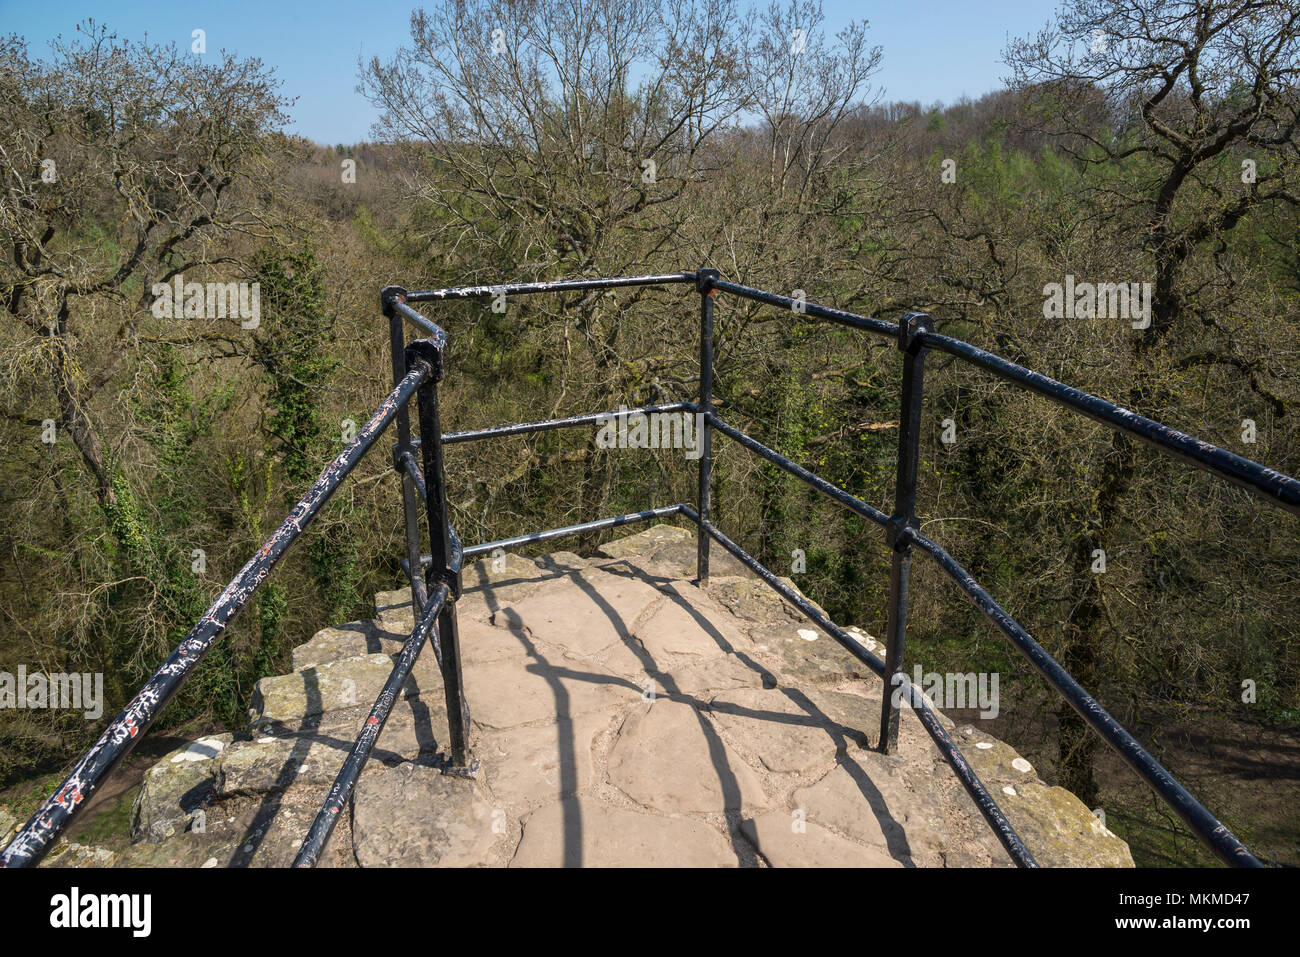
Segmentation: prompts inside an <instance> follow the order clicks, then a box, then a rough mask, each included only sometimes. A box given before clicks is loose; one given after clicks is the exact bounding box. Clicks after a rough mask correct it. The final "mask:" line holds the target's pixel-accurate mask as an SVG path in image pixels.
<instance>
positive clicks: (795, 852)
mask: <svg viewBox="0 0 1300 957" xmlns="http://www.w3.org/2000/svg"><path fill="white" fill-rule="evenodd" d="M740 832H741V833H742V834H744V835H745V837H747V838H748V839H749V840H750V841H751V842H752V843H753V845H754V847H756V848H757V849H758V852H759V853H760V854H762V855H763V857H765V858H766V859H767V862H768V863H769V864H771V865H772V866H773V867H901V866H902V865H901V864H899V862H898V861H896V860H894V859H893V858H892V857H890V856H889V855H888V854H887V853H886V852H885V851H883V850H881V849H880V848H879V847H867V846H864V845H862V844H855V843H854V842H853V841H848V840H845V839H844V838H842V837H840V836H839V835H837V834H832V833H831V832H830V831H828V830H826V828H824V827H822V826H821V825H819V824H812V823H810V822H808V821H803V820H799V819H798V818H797V817H796V816H795V815H793V814H791V813H789V812H786V811H771V812H769V813H767V814H762V815H759V816H758V817H756V818H751V819H747V820H744V821H741V823H740Z"/></svg>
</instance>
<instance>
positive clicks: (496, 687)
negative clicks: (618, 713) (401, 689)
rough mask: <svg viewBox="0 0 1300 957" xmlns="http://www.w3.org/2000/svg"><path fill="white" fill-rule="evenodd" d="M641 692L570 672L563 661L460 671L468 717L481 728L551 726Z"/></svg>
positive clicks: (477, 666) (519, 662)
mask: <svg viewBox="0 0 1300 957" xmlns="http://www.w3.org/2000/svg"><path fill="white" fill-rule="evenodd" d="M640 695H641V691H640V689H639V688H636V687H634V686H633V687H629V684H628V681H627V680H626V679H624V680H618V679H615V678H611V677H610V676H608V675H604V674H594V673H591V672H590V671H589V670H587V669H583V668H574V667H573V663H572V662H569V661H567V660H565V659H562V658H561V659H558V661H555V662H552V661H547V662H545V663H542V662H538V661H537V660H536V659H535V658H525V659H522V660H508V661H493V662H488V663H486V664H467V665H466V666H465V696H466V698H467V700H468V701H469V708H470V716H471V718H472V719H473V720H474V721H475V722H477V723H478V724H480V725H482V726H484V727H486V728H498V729H501V728H514V727H517V726H519V725H521V724H531V723H537V722H547V723H554V722H555V721H556V720H557V719H564V718H573V717H575V716H577V715H580V714H586V713H588V712H591V711H603V710H608V709H610V708H614V707H618V706H621V705H623V704H627V703H630V702H633V701H636V700H638V699H639V698H640Z"/></svg>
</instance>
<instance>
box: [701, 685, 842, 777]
mask: <svg viewBox="0 0 1300 957" xmlns="http://www.w3.org/2000/svg"><path fill="white" fill-rule="evenodd" d="M709 717H710V718H711V719H712V720H713V722H714V723H715V724H717V725H718V726H719V727H720V728H721V729H722V731H723V734H724V735H725V736H726V738H727V739H728V740H729V741H731V742H733V743H735V744H736V745H737V746H738V747H740V748H741V749H742V750H743V751H745V752H746V753H748V754H752V755H754V756H755V757H757V758H758V760H759V761H761V762H762V763H763V766H764V767H766V768H767V769H768V770H769V771H775V772H777V773H781V774H788V773H795V774H808V773H810V772H812V771H815V770H817V769H818V768H825V767H829V766H830V765H832V764H834V763H835V758H836V755H839V754H843V753H844V752H845V750H846V749H847V747H848V745H849V744H850V743H856V744H864V743H865V742H866V736H865V735H863V734H862V733H861V732H859V731H857V730H855V729H853V728H845V727H843V726H841V725H839V724H837V723H836V722H835V721H834V720H833V719H831V718H830V717H828V716H827V715H826V714H825V713H824V712H822V711H821V710H820V709H818V708H817V707H815V706H813V705H812V704H811V702H810V701H809V700H808V699H807V698H806V697H805V696H803V695H801V694H799V693H797V692H791V691H787V690H785V689H775V688H774V689H772V690H738V691H728V692H725V693H723V694H721V695H718V696H716V697H715V698H714V699H713V701H712V702H711V703H710V705H709Z"/></svg>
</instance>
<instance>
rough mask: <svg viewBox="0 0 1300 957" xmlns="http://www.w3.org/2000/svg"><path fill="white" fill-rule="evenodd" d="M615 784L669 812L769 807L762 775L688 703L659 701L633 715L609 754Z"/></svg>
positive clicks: (634, 797)
mask: <svg viewBox="0 0 1300 957" xmlns="http://www.w3.org/2000/svg"><path fill="white" fill-rule="evenodd" d="M609 780H610V783H611V784H613V785H614V786H615V787H617V788H618V789H619V790H621V791H622V792H623V793H624V794H626V795H627V796H628V797H630V798H631V799H632V800H634V801H636V802H637V803H638V804H640V805H642V806H644V807H646V808H650V809H653V810H656V811H661V812H664V813H668V814H682V813H692V812H695V813H708V812H721V811H729V810H741V809H744V810H749V811H751V812H752V811H754V810H755V809H760V808H765V807H767V805H768V798H767V795H766V794H765V793H764V791H763V785H762V783H761V782H760V780H759V778H758V776H757V775H756V774H755V773H754V771H753V770H751V769H750V767H749V766H748V765H747V764H746V763H745V762H744V760H743V759H742V758H741V757H740V755H739V754H738V753H737V752H736V751H735V750H734V749H733V748H731V747H729V746H728V745H727V743H726V742H725V741H724V740H723V739H722V737H721V736H720V735H719V734H718V732H717V729H716V728H714V726H713V725H712V723H710V721H709V719H708V718H707V717H706V716H704V715H703V714H702V713H701V712H699V711H698V710H697V709H696V708H694V707H693V706H691V705H689V704H683V703H679V702H675V701H669V700H666V699H663V698H660V699H658V700H656V701H655V702H654V703H653V704H652V705H650V706H649V707H644V708H639V709H638V710H636V711H634V712H633V713H632V714H631V715H630V716H629V717H628V718H627V719H626V720H625V721H624V722H623V726H622V728H621V729H620V730H619V735H618V740H617V741H616V742H615V743H614V747H613V749H612V751H611V753H610V756H609Z"/></svg>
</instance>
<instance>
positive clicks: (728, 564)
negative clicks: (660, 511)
mask: <svg viewBox="0 0 1300 957" xmlns="http://www.w3.org/2000/svg"><path fill="white" fill-rule="evenodd" d="M597 551H598V552H599V553H600V554H601V555H604V556H605V557H607V558H613V559H616V560H617V561H618V564H620V565H623V566H625V567H626V568H627V569H628V570H630V571H639V572H641V573H643V574H645V575H647V576H648V577H651V578H664V579H674V578H677V579H683V580H685V581H690V580H692V579H694V578H695V577H696V572H697V571H698V569H697V568H696V533H695V531H694V530H693V529H685V528H676V527H674V526H672V525H652V526H651V527H650V528H647V529H646V530H645V531H642V532H638V533H637V534H635V535H628V536H627V537H625V538H619V539H616V540H614V541H612V542H606V543H605V544H604V545H601V546H600V548H598V549H597ZM610 570H611V571H612V570H614V568H613V566H611V567H610ZM709 574H710V575H711V576H713V575H736V576H750V575H752V573H751V572H750V571H749V569H747V568H746V567H745V566H744V565H742V564H741V563H740V562H738V561H736V559H735V558H733V557H732V556H731V553H730V552H728V551H726V550H725V549H723V548H722V547H720V546H718V545H714V546H713V547H712V548H711V549H710V550H709Z"/></svg>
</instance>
